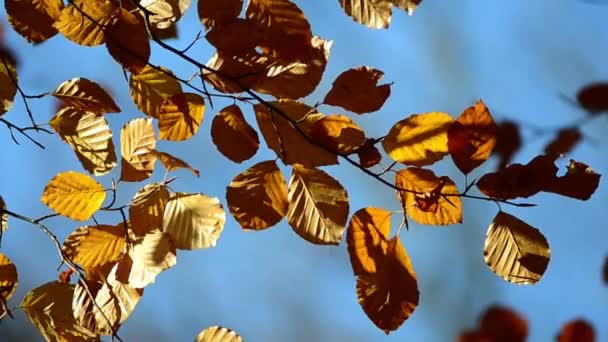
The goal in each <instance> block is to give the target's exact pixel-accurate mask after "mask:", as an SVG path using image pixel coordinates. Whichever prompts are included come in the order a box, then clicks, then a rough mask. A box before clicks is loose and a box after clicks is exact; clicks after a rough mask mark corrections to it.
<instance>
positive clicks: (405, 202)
mask: <svg viewBox="0 0 608 342" xmlns="http://www.w3.org/2000/svg"><path fill="white" fill-rule="evenodd" d="M395 185H396V186H397V187H399V188H402V189H406V190H409V191H401V192H400V193H399V194H398V195H399V199H400V201H401V205H402V206H403V207H404V209H405V212H406V213H407V215H408V216H409V217H411V218H412V219H413V220H414V221H416V222H418V223H420V224H431V225H448V224H455V223H462V201H461V200H460V197H459V196H456V195H458V193H459V192H458V188H456V185H455V184H454V182H453V181H452V180H451V179H450V178H449V177H446V176H443V177H437V176H435V173H433V171H431V170H426V169H421V168H417V167H410V168H407V169H403V170H401V171H399V172H398V173H397V174H396V176H395ZM444 195H451V196H444Z"/></svg>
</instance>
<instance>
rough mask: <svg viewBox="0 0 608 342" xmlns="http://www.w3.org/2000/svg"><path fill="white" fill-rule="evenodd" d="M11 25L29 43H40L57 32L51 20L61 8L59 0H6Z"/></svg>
mask: <svg viewBox="0 0 608 342" xmlns="http://www.w3.org/2000/svg"><path fill="white" fill-rule="evenodd" d="M4 6H5V7H6V13H7V14H8V21H9V22H10V24H11V26H13V28H14V29H15V31H17V33H19V34H20V35H21V36H23V37H24V38H25V39H27V41H28V42H30V43H34V44H37V43H42V42H43V41H45V40H47V39H49V38H51V37H53V36H54V35H55V34H57V30H56V29H55V28H54V27H53V22H54V21H55V20H57V18H58V17H59V15H60V13H61V10H62V9H63V7H64V6H63V1H61V0H29V1H24V0H6V1H5V2H4Z"/></svg>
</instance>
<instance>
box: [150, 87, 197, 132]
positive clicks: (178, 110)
mask: <svg viewBox="0 0 608 342" xmlns="http://www.w3.org/2000/svg"><path fill="white" fill-rule="evenodd" d="M204 115H205V100H203V98H202V97H201V96H200V95H198V94H193V93H177V94H175V95H172V96H171V97H169V98H167V99H166V100H165V102H164V103H163V104H162V106H161V107H160V112H159V113H158V130H159V134H158V137H159V138H160V139H166V140H172V141H181V140H186V139H190V138H191V137H193V136H194V135H195V134H196V132H198V128H199V126H200V125H201V122H202V121H203V116H204Z"/></svg>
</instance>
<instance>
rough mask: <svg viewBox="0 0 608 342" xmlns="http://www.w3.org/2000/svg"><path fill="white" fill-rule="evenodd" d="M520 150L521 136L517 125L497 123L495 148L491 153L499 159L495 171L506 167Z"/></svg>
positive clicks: (506, 122)
mask: <svg viewBox="0 0 608 342" xmlns="http://www.w3.org/2000/svg"><path fill="white" fill-rule="evenodd" d="M520 148H521V134H520V133H519V125H518V124H516V123H515V122H512V121H503V122H501V123H499V124H498V126H497V127H496V146H494V152H493V153H494V154H496V155H498V157H499V158H500V161H499V162H498V165H497V166H496V170H500V169H503V168H505V167H507V165H509V164H510V163H511V159H513V156H514V155H515V153H516V152H517V151H518V150H519V149H520Z"/></svg>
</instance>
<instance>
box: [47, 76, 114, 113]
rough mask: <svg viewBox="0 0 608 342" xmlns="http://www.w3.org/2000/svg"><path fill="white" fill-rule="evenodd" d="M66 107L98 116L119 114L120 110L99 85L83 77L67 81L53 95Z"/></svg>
mask: <svg viewBox="0 0 608 342" xmlns="http://www.w3.org/2000/svg"><path fill="white" fill-rule="evenodd" d="M51 95H53V96H55V97H56V98H58V99H59V100H61V101H62V102H63V103H65V104H66V106H69V107H74V108H76V109H79V110H82V111H87V112H93V113H98V114H103V113H117V112H120V108H119V107H118V106H117V105H116V103H115V102H114V100H113V99H112V97H111V96H110V94H108V92H107V91H105V90H104V89H103V88H102V87H101V86H100V85H99V84H97V83H95V82H93V81H91V80H88V79H86V78H83V77H77V78H73V79H71V80H67V81H65V82H63V83H61V84H60V85H59V87H57V89H55V91H53V92H52V93H51Z"/></svg>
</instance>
